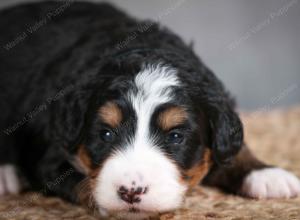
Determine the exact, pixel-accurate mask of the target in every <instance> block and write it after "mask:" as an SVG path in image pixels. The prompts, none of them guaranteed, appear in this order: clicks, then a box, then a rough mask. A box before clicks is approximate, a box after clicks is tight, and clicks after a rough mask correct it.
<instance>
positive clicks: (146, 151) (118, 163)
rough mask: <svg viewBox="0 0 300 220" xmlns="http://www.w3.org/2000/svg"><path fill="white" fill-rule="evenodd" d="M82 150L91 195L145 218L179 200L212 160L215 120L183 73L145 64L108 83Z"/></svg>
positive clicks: (112, 210) (109, 209)
mask: <svg viewBox="0 0 300 220" xmlns="http://www.w3.org/2000/svg"><path fill="white" fill-rule="evenodd" d="M103 90H105V91H102V95H101V98H100V100H98V101H99V104H98V105H97V108H96V111H95V112H93V117H92V120H91V123H90V124H91V125H90V128H89V129H88V132H87V135H86V137H85V139H84V140H83V141H82V144H81V145H80V146H79V148H78V150H77V154H76V160H77V163H76V164H77V166H79V168H80V169H81V170H82V172H84V173H85V174H86V175H87V180H86V182H87V185H88V191H85V190H87V189H86V188H85V189H84V190H83V191H84V192H85V193H84V195H85V197H88V199H89V200H90V199H92V201H93V202H94V204H95V205H96V206H97V208H99V209H100V210H102V211H103V212H105V213H108V214H113V215H117V216H119V217H122V218H129V219H134V218H144V217H147V216H151V215H155V214H158V213H161V212H166V211H170V210H173V209H176V208H178V207H180V205H181V203H182V201H183V199H184V195H185V193H186V191H187V190H188V188H189V187H190V186H192V185H195V184H198V183H199V182H200V180H201V179H202V178H203V177H204V176H205V175H206V174H207V172H208V170H209V168H210V166H211V154H210V152H213V151H212V150H211V149H210V148H209V147H208V146H207V145H208V144H209V143H210V140H209V135H210V133H211V131H209V130H210V129H209V126H208V124H209V122H208V120H207V119H206V116H205V113H204V112H202V111H199V106H197V107H196V106H195V103H194V102H193V100H192V99H190V98H189V96H190V93H188V92H187V88H186V87H185V86H184V85H183V83H182V80H181V79H180V77H179V76H178V70H176V69H174V68H171V67H168V66H165V65H161V64H160V65H152V66H151V65H146V66H144V67H142V68H141V69H139V70H138V72H135V73H133V72H132V73H130V74H127V75H126V76H125V77H124V76H123V78H118V77H117V78H115V79H114V80H111V81H109V83H107V84H106V87H105V88H104V89H103Z"/></svg>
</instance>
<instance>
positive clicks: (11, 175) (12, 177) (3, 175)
mask: <svg viewBox="0 0 300 220" xmlns="http://www.w3.org/2000/svg"><path fill="white" fill-rule="evenodd" d="M19 191H20V184H19V178H18V176H17V172H16V169H15V167H14V166H13V165H0V196H1V195H4V194H16V193H19Z"/></svg>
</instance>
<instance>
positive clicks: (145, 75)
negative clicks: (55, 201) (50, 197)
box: [0, 1, 300, 219]
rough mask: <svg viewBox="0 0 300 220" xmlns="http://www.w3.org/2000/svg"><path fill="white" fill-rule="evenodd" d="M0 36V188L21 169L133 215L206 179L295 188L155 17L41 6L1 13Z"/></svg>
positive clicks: (278, 192) (58, 191) (42, 182)
mask: <svg viewBox="0 0 300 220" xmlns="http://www.w3.org/2000/svg"><path fill="white" fill-rule="evenodd" d="M0 33H1V35H0V45H1V49H0V76H1V80H0V88H1V102H0V109H1V115H0V123H1V124H0V125H1V137H0V164H1V165H0V195H3V194H6V193H17V192H19V191H20V189H21V186H22V184H21V183H20V182H19V177H20V175H21V176H23V177H25V178H26V180H27V182H28V183H29V186H30V187H31V189H34V190H40V189H43V192H44V193H46V194H54V195H58V196H60V197H62V198H65V199H68V200H70V201H73V202H80V203H82V204H85V205H87V206H89V207H93V208H97V209H98V210H99V212H100V213H102V214H104V215H105V214H106V215H107V214H110V215H115V216H119V217H122V218H128V219H133V218H145V217H148V216H152V215H156V214H158V213H161V212H166V211H170V210H174V209H176V208H179V207H180V205H181V204H182V201H183V199H184V196H185V193H186V191H187V190H188V189H189V188H190V187H192V186H195V185H197V184H199V183H201V182H202V183H204V184H207V185H210V186H217V187H220V188H221V189H223V190H226V191H228V192H230V193H236V194H240V195H244V196H248V197H254V198H281V197H284V198H290V197H294V196H297V195H299V193H300V183H299V180H298V179H297V178H296V177H295V176H294V175H293V174H291V173H289V172H287V171H285V170H282V169H280V168H275V167H271V166H268V165H265V164H264V163H262V162H260V161H258V160H257V159H255V157H254V156H252V155H251V153H250V152H249V150H248V149H247V147H246V146H245V144H244V143H243V127H242V124H241V121H240V119H239V117H238V115H237V114H236V112H235V111H234V104H233V101H232V99H231V98H230V96H229V95H228V93H227V92H226V90H225V89H224V87H223V85H222V83H221V82H220V81H219V80H218V79H217V78H216V77H215V76H214V75H213V73H212V72H211V71H210V70H209V69H208V68H207V67H206V66H205V65H204V64H203V63H202V62H201V61H200V60H199V58H198V57H197V56H196V55H195V54H194V52H193V50H192V49H191V48H190V47H188V46H187V45H186V44H185V43H184V42H183V41H182V40H181V39H180V38H179V37H178V36H176V35H175V34H173V33H172V32H171V31H169V30H168V29H166V28H164V27H161V26H160V25H159V24H156V23H153V22H151V21H137V20H136V19H134V18H132V17H129V16H127V15H126V14H125V13H123V12H122V11H119V10H117V9H115V8H114V7H112V6H110V5H108V4H96V3H87V2H85V3H84V2H76V3H75V2H71V1H69V2H43V3H32V4H26V5H20V6H16V7H12V8H8V9H4V10H2V11H1V12H0ZM262 147H263V146H262ZM50 183H51V184H50Z"/></svg>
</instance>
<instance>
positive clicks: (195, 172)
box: [183, 149, 212, 187]
mask: <svg viewBox="0 0 300 220" xmlns="http://www.w3.org/2000/svg"><path fill="white" fill-rule="evenodd" d="M211 165H212V158H211V151H210V150H209V149H206V150H205V152H204V155H203V159H202V160H201V162H200V163H199V164H197V165H195V166H194V167H192V168H191V169H189V170H187V171H185V172H184V174H185V176H186V177H187V178H186V179H183V181H184V182H185V183H187V184H188V185H189V186H190V187H194V186H196V185H198V184H199V183H200V181H201V180H202V179H203V178H204V177H205V176H206V175H207V173H208V171H209V169H210V168H211Z"/></svg>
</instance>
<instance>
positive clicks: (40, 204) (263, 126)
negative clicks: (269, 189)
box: [0, 107, 300, 220]
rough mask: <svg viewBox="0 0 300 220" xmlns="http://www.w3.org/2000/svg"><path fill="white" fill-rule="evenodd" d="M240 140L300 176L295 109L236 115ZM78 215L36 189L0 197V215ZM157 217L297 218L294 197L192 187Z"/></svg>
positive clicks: (25, 219)
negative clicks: (242, 194)
mask: <svg viewBox="0 0 300 220" xmlns="http://www.w3.org/2000/svg"><path fill="white" fill-rule="evenodd" d="M242 118H243V122H244V125H245V133H246V142H247V143H248V145H249V146H250V148H251V149H252V150H253V151H254V153H255V154H256V155H257V156H258V157H259V158H260V159H263V160H264V161H266V162H268V163H270V164H274V165H278V166H281V167H283V168H286V169H288V170H290V171H293V172H294V173H295V174H296V175H298V176H299V177H300V108H299V107H298V108H291V109H289V110H273V111H271V112H259V113H247V114H242ZM44 219H51V220H56V219H64V220H69V219H70V220H71V219H78V220H94V219H96V218H95V217H93V216H91V215H89V214H87V212H86V211H85V210H84V209H83V208H81V207H78V206H74V205H71V204H69V203H66V202H63V201H62V200H60V199H58V198H45V197H43V196H41V195H40V194H37V193H28V194H25V195H20V196H7V197H2V198H0V220H44ZM160 219H163V220H167V219H168V220H171V219H172V220H175V219H178V220H182V219H184V220H185V219H195V220H271V219H272V220H275V219H279V220H300V198H296V199H279V200H267V201H256V200H250V199H244V198H240V197H236V196H232V195H226V194H223V193H221V192H219V191H217V190H215V189H208V188H200V187H199V188H196V189H195V190H194V191H193V192H192V193H191V195H190V196H188V197H187V199H186V201H185V204H184V207H183V208H182V209H180V210H178V211H176V212H175V213H169V214H164V215H162V216H161V217H160Z"/></svg>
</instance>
